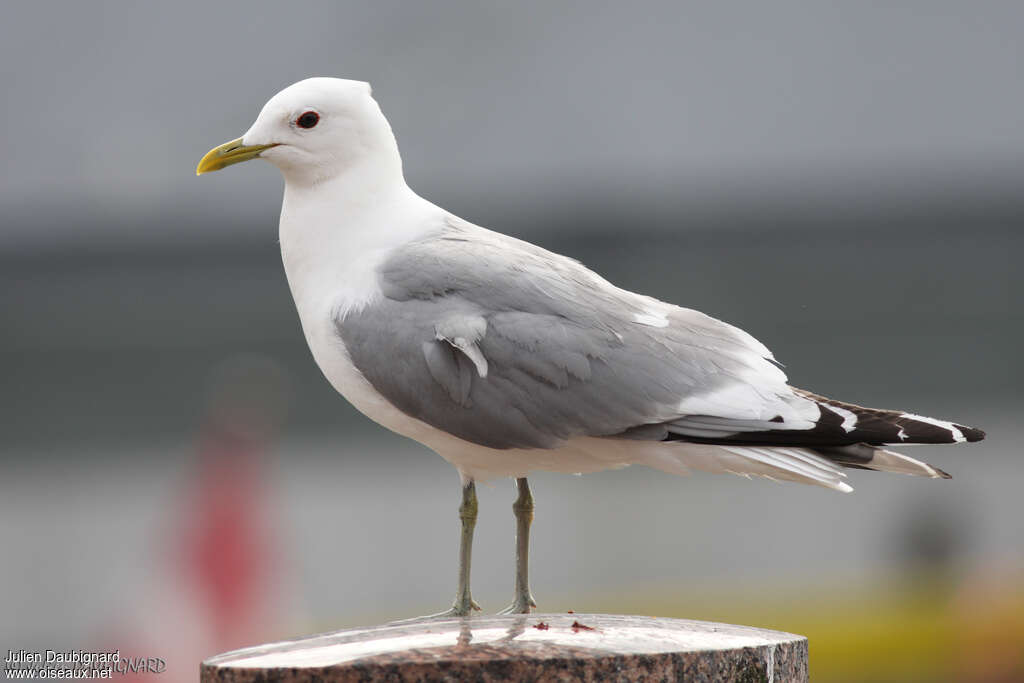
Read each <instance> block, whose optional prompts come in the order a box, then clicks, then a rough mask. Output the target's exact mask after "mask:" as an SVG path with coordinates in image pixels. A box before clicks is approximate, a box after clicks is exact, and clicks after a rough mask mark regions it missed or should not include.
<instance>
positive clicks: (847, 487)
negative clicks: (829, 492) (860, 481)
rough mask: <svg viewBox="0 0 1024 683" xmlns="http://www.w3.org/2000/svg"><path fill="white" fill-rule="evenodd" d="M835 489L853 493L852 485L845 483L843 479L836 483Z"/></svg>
mask: <svg viewBox="0 0 1024 683" xmlns="http://www.w3.org/2000/svg"><path fill="white" fill-rule="evenodd" d="M836 491H840V492H842V493H853V487H852V486H850V485H849V484H847V483H846V482H845V481H841V482H839V483H838V484H836Z"/></svg>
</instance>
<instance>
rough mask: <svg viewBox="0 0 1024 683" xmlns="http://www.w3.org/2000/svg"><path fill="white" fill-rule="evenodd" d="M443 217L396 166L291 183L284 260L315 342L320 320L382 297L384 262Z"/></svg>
mask: <svg viewBox="0 0 1024 683" xmlns="http://www.w3.org/2000/svg"><path fill="white" fill-rule="evenodd" d="M443 215H444V212H443V211H442V210H441V209H439V208H438V207H436V206H434V205H433V204H431V203H430V202H428V201H426V200H425V199H422V198H421V197H419V196H418V195H417V194H415V193H414V192H413V191H412V190H411V189H409V187H408V185H406V184H405V180H404V178H403V177H402V175H401V171H400V170H398V172H394V169H392V168H385V169H381V168H376V169H371V168H365V167H363V168H360V167H354V168H352V169H351V170H350V172H348V173H345V174H343V175H341V176H338V177H336V178H333V179H331V180H328V181H325V182H320V183H316V184H305V183H296V182H291V181H289V179H288V178H287V177H286V179H285V191H284V202H283V204H282V207H281V222H280V240H281V257H282V260H283V261H284V268H285V273H286V275H287V277H288V284H289V286H290V287H291V290H292V296H293V297H294V298H295V304H296V307H297V308H298V310H299V315H300V317H301V318H302V323H303V327H304V328H307V330H306V332H307V336H308V334H309V329H308V325H309V324H312V323H313V320H312V318H314V317H319V316H324V315H334V316H339V317H344V314H345V313H347V312H348V311H350V310H353V309H358V308H361V307H362V306H364V305H366V304H367V303H369V302H370V301H372V300H373V299H374V298H375V297H376V296H378V295H379V293H380V288H379V285H378V284H377V276H376V270H377V267H378V266H379V265H380V264H381V262H382V261H383V260H384V259H385V258H387V256H388V255H389V254H390V253H391V251H392V250H394V249H395V248H397V247H399V246H401V245H403V244H405V243H407V242H409V241H411V240H415V239H417V238H418V237H421V236H422V235H424V234H427V233H429V232H431V231H432V230H434V229H435V228H436V227H437V226H439V225H440V224H441V223H440V221H441V220H442V219H443Z"/></svg>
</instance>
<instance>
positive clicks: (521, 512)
mask: <svg viewBox="0 0 1024 683" xmlns="http://www.w3.org/2000/svg"><path fill="white" fill-rule="evenodd" d="M516 488H517V489H518V490H519V497H518V498H516V502H514V503H512V512H513V514H515V517H516V578H515V597H514V599H513V600H512V604H511V605H509V606H508V607H506V608H505V609H503V610H502V611H501V612H500V613H501V614H529V613H530V609H531V608H532V607H536V606H537V603H536V601H534V599H533V596H532V595H531V594H530V524H531V523H532V522H533V494H531V493H530V484H529V482H527V481H526V477H520V478H518V479H516Z"/></svg>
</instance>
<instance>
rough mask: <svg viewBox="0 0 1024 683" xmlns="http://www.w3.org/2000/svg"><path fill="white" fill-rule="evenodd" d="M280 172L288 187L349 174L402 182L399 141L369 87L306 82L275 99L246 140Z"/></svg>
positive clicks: (323, 80)
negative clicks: (369, 175)
mask: <svg viewBox="0 0 1024 683" xmlns="http://www.w3.org/2000/svg"><path fill="white" fill-rule="evenodd" d="M241 144H242V145H243V146H244V147H246V148H253V147H265V148H264V149H263V151H261V152H260V153H259V156H260V157H261V158H263V159H266V160H267V161H269V162H271V163H272V164H274V165H275V166H277V167H278V168H279V169H280V170H281V172H282V173H283V174H284V177H285V181H286V182H287V183H288V184H289V185H295V186H309V185H317V184H320V183H323V182H326V181H329V180H333V179H335V178H338V177H340V176H343V175H346V174H348V173H349V172H352V171H356V170H358V172H359V173H360V174H365V173H368V172H370V173H375V174H388V175H392V176H395V175H397V176H398V177H399V178H400V177H401V167H402V162H401V157H400V156H399V153H398V145H397V144H396V142H395V136H394V134H393V133H392V132H391V126H390V125H389V124H388V121H387V119H386V118H384V114H383V113H381V110H380V107H379V106H378V105H377V102H376V100H374V99H373V95H372V94H371V90H370V84H369V83H366V82H363V81H352V80H346V79H341V78H307V79H306V80H303V81H299V82H298V83H295V84H294V85H290V86H288V87H287V88H285V89H284V90H282V91H281V92H279V93H277V94H276V95H274V96H273V97H272V98H271V99H270V101H269V102H267V103H266V105H264V107H263V110H262V111H260V114H259V116H258V117H257V118H256V122H255V123H253V124H252V126H251V127H250V128H249V130H248V131H246V133H245V134H244V135H243V136H242V137H241Z"/></svg>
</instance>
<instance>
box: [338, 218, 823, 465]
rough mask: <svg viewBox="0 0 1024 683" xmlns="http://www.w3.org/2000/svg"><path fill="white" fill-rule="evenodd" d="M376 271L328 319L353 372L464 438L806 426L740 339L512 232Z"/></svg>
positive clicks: (494, 442) (774, 370) (462, 241)
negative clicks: (702, 423)
mask: <svg viewBox="0 0 1024 683" xmlns="http://www.w3.org/2000/svg"><path fill="white" fill-rule="evenodd" d="M379 277H380V283H381V288H382V291H383V293H384V295H383V297H381V298H380V299H379V300H377V301H375V302H373V303H372V304H371V305H368V306H366V307H365V308H363V309H361V310H358V311H351V312H349V313H347V314H346V316H345V317H344V318H343V319H341V320H339V321H337V322H338V325H337V329H338V332H339V334H340V335H341V337H342V339H343V341H344V342H345V345H346V347H347V349H348V351H349V354H350V356H351V358H352V361H353V363H354V364H355V365H356V367H357V368H358V369H359V370H360V371H361V372H362V374H363V375H364V376H365V377H366V378H367V380H368V381H369V382H370V383H371V384H372V385H373V386H374V387H375V388H376V389H377V390H378V391H379V392H381V394H383V395H384V396H385V397H386V398H387V399H388V400H389V401H391V402H392V403H393V404H394V405H395V406H396V407H398V408H399V409H400V410H402V411H403V412H405V413H407V414H409V415H412V416H413V417H416V418H418V419H420V420H422V421H424V422H426V423H428V424H430V425H432V426H434V427H436V428H438V429H441V430H444V431H446V432H449V433H451V434H454V435H456V436H459V437H460V438H463V439H465V440H467V441H471V442H473V443H477V444H480V445H483V446H489V447H492V448H552V447H555V446H557V445H559V444H560V443H562V442H564V441H565V440H566V439H569V438H571V437H574V436H584V435H585V436H612V435H624V436H630V437H633V438H638V435H640V434H644V436H643V437H641V438H650V437H649V436H647V434H648V433H654V432H659V433H665V432H666V431H667V430H668V429H670V428H671V424H672V422H673V421H675V420H678V419H680V418H682V417H684V416H686V415H713V416H719V417H722V418H725V419H740V420H747V421H753V422H760V421H766V422H767V421H770V420H772V419H773V418H774V417H775V416H776V415H780V414H787V419H790V420H795V419H799V418H800V417H801V416H800V415H798V414H796V413H799V412H800V408H799V406H796V407H794V405H795V401H796V399H795V397H794V395H793V394H792V391H791V390H790V388H789V387H788V386H787V385H786V378H785V375H784V374H783V373H782V372H781V371H780V370H779V369H778V367H777V366H776V365H775V364H774V363H773V362H772V361H771V360H770V354H769V352H768V351H767V349H765V348H764V347H763V346H762V345H761V344H760V343H758V342H757V341H756V340H754V339H753V338H752V337H750V336H749V335H747V334H746V333H744V332H742V331H740V330H738V329H736V328H734V327H732V326H729V325H727V324H725V323H722V322H719V321H717V320H714V319H712V318H709V317H707V316H705V315H703V314H700V313H698V312H696V311H690V310H687V309H682V308H678V307H675V306H670V305H668V304H664V303H662V302H659V301H657V300H654V299H651V298H649V297H644V296H640V295H637V294H633V293H631V292H627V291H625V290H621V289H619V288H616V287H614V286H613V285H611V284H610V283H608V282H606V281H605V280H603V279H601V278H600V277H598V276H597V275H596V274H594V273H592V272H591V271H589V270H587V269H586V268H584V267H583V266H582V265H580V264H578V263H576V262H575V261H572V260H570V259H566V258H564V257H561V256H558V255H555V254H552V253H550V252H547V251H545V250H543V249H540V248H538V247H535V246H533V245H529V244H527V243H525V242H520V241H519V240H515V239H513V238H509V237H506V236H503V235H499V234H497V233H492V232H489V231H486V230H483V229H480V228H476V227H475V226H468V225H467V224H461V223H455V224H453V225H450V226H449V227H448V228H447V229H446V230H445V231H444V232H442V233H440V234H438V235H434V236H432V237H430V238H428V239H425V240H422V241H420V242H417V243H414V244H412V245H408V246H407V247H405V248H403V249H401V250H399V251H398V252H397V253H395V254H394V255H392V256H391V258H390V259H389V260H388V261H387V262H386V263H385V264H384V266H383V267H382V269H381V270H380V273H379ZM815 414H817V411H815ZM665 425H669V426H668V427H665ZM645 426H654V428H653V430H652V429H650V428H649V427H645ZM645 428H646V429H647V431H644V429H645ZM698 428H699V427H698Z"/></svg>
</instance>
